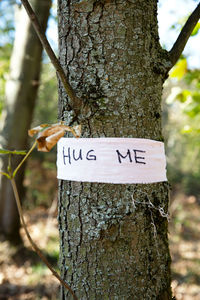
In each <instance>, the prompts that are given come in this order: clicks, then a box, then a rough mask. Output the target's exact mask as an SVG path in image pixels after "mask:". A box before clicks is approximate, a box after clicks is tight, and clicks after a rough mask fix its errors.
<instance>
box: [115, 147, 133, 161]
mask: <svg viewBox="0 0 200 300" xmlns="http://www.w3.org/2000/svg"><path fill="white" fill-rule="evenodd" d="M116 152H117V157H118V161H119V163H120V164H121V163H122V160H121V158H123V159H125V158H126V157H127V156H128V157H129V161H130V162H132V159H131V153H130V150H129V149H128V150H127V154H126V155H125V156H123V155H122V154H121V153H120V152H119V150H116Z"/></svg>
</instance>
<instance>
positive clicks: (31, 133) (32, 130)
mask: <svg viewBox="0 0 200 300" xmlns="http://www.w3.org/2000/svg"><path fill="white" fill-rule="evenodd" d="M49 126H50V125H49V124H41V125H39V126H36V127H34V128H32V129H29V131H28V135H29V136H31V137H33V136H34V135H35V134H36V133H38V132H40V131H41V130H42V129H43V128H45V127H49Z"/></svg>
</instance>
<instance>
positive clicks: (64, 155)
mask: <svg viewBox="0 0 200 300" xmlns="http://www.w3.org/2000/svg"><path fill="white" fill-rule="evenodd" d="M66 158H68V159H69V164H71V155H70V147H68V155H66V154H65V147H63V162H64V165H66V160H65V159H66Z"/></svg>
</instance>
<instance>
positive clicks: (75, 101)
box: [21, 0, 82, 113]
mask: <svg viewBox="0 0 200 300" xmlns="http://www.w3.org/2000/svg"><path fill="white" fill-rule="evenodd" d="M21 2H22V4H23V6H24V8H25V10H26V12H27V14H28V16H29V18H30V20H31V22H32V25H33V27H34V29H35V31H36V33H37V35H38V37H39V39H40V41H41V43H42V45H43V48H44V49H45V50H46V53H47V55H48V56H49V58H50V60H51V62H52V64H53V66H54V68H55V69H56V71H57V74H58V76H59V78H60V80H61V82H62V84H63V86H64V88H65V90H66V93H67V95H68V96H69V100H70V106H71V108H72V109H73V110H74V111H75V112H76V113H78V112H79V110H80V107H81V103H82V100H81V99H80V98H78V97H77V96H76V93H75V91H74V90H73V88H72V87H71V85H70V84H69V81H68V79H67V77H66V74H65V72H64V70H63V68H62V66H61V64H60V62H59V60H58V58H57V57H56V55H55V53H54V51H53V50H52V48H51V46H50V44H49V42H48V40H47V38H46V36H45V34H44V33H43V31H42V29H41V26H40V23H39V21H38V18H37V16H36V15H35V13H34V11H33V9H32V7H31V5H30V4H29V2H28V0H21Z"/></svg>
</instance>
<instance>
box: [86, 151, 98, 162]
mask: <svg viewBox="0 0 200 300" xmlns="http://www.w3.org/2000/svg"><path fill="white" fill-rule="evenodd" d="M90 152H94V150H90V151H88V153H87V155H86V159H87V160H97V157H96V155H94V154H93V155H92V154H90Z"/></svg>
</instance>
